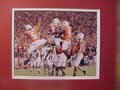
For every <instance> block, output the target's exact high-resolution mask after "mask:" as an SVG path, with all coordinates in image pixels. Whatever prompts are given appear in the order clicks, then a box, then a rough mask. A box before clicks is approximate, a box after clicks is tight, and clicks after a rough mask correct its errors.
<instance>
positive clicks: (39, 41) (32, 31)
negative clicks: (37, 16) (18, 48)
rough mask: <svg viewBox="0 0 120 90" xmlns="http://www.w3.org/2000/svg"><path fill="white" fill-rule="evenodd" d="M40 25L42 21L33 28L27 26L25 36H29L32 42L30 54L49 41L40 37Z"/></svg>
mask: <svg viewBox="0 0 120 90" xmlns="http://www.w3.org/2000/svg"><path fill="white" fill-rule="evenodd" d="M40 25H41V21H40V20H38V23H37V25H36V26H33V27H32V26H31V25H30V24H27V25H25V29H26V31H25V34H27V35H28V36H29V38H30V40H31V42H32V43H31V45H30V47H29V49H28V53H29V54H30V53H31V52H32V51H34V50H35V49H37V48H38V47H39V46H41V45H44V44H45V43H46V42H47V40H46V39H44V38H41V36H40Z"/></svg>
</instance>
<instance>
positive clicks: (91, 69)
mask: <svg viewBox="0 0 120 90" xmlns="http://www.w3.org/2000/svg"><path fill="white" fill-rule="evenodd" d="M81 68H82V69H84V70H86V71H87V76H96V66H83V67H81ZM65 73H66V76H72V75H73V68H66V69H65ZM14 74H15V76H48V72H47V70H46V74H44V70H41V74H39V73H38V72H37V70H36V69H33V70H32V72H30V70H29V69H18V70H15V72H14ZM83 75H84V74H83V73H82V72H81V71H79V70H78V71H77V76H83Z"/></svg>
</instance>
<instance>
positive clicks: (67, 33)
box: [61, 21, 72, 51]
mask: <svg viewBox="0 0 120 90" xmlns="http://www.w3.org/2000/svg"><path fill="white" fill-rule="evenodd" d="M61 29H62V30H63V44H62V50H63V51H66V50H68V49H69V48H70V45H71V34H72V33H71V31H72V28H71V26H70V25H69V22H68V21H63V22H62V26H61Z"/></svg>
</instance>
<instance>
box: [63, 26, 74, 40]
mask: <svg viewBox="0 0 120 90" xmlns="http://www.w3.org/2000/svg"><path fill="white" fill-rule="evenodd" d="M63 31H64V40H67V41H71V34H72V33H71V27H70V26H68V27H66V28H64V30H63Z"/></svg>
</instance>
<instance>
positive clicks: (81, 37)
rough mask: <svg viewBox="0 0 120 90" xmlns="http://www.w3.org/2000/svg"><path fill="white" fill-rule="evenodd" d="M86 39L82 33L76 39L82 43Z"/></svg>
mask: <svg viewBox="0 0 120 90" xmlns="http://www.w3.org/2000/svg"><path fill="white" fill-rule="evenodd" d="M84 37H85V35H84V34H83V33H81V32H80V33H78V34H77V37H76V39H77V41H79V42H82V41H83V39H84Z"/></svg>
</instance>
